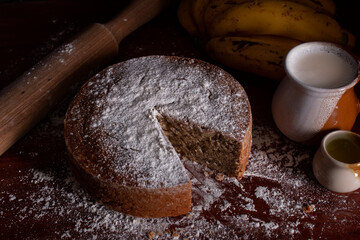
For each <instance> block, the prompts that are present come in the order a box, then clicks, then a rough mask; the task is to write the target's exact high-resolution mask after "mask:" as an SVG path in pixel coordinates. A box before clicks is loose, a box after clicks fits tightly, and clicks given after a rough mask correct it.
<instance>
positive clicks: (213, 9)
mask: <svg viewBox="0 0 360 240" xmlns="http://www.w3.org/2000/svg"><path fill="white" fill-rule="evenodd" d="M256 1H257V0H208V4H207V6H206V8H205V11H204V17H203V18H204V23H205V25H209V24H210V23H211V22H212V21H213V20H214V19H215V18H216V17H217V16H219V15H220V14H223V13H224V12H225V11H226V10H227V9H229V8H231V6H233V5H237V4H241V3H244V2H256ZM288 1H290V2H295V3H299V4H302V5H305V6H308V7H310V8H312V9H314V10H316V11H317V12H321V13H325V14H327V15H329V16H331V17H333V16H334V15H335V11H336V7H335V4H334V2H333V1H332V0H288Z"/></svg>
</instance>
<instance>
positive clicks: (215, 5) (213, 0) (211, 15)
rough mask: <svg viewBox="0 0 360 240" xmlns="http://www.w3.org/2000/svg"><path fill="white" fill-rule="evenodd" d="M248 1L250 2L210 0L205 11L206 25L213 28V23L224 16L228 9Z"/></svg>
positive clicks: (244, 0)
mask: <svg viewBox="0 0 360 240" xmlns="http://www.w3.org/2000/svg"><path fill="white" fill-rule="evenodd" d="M248 1H249V0H210V1H209V3H208V4H207V6H206V8H205V11H204V16H203V21H204V25H205V26H211V24H212V21H213V20H214V19H215V18H216V17H218V16H219V15H221V14H223V13H224V12H225V11H226V10H227V9H229V8H231V7H232V6H233V5H236V4H240V3H243V2H248Z"/></svg>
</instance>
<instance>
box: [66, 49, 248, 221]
mask: <svg viewBox="0 0 360 240" xmlns="http://www.w3.org/2000/svg"><path fill="white" fill-rule="evenodd" d="M251 125H252V118H251V110H250V104H249V101H248V98H247V96H246V93H245V91H244V89H243V88H242V87H241V85H240V84H239V83H238V82H237V81H236V80H235V79H234V78H233V77H232V76H231V75H230V74H228V73H226V72H225V71H224V70H222V69H220V68H218V67H216V66H214V65H211V64H209V63H205V62H203V61H199V60H195V59H189V58H181V57H167V56H147V57H141V58H136V59H131V60H128V61H125V62H121V63H118V64H115V65H113V66H110V67H109V68H107V69H105V70H103V71H102V72H100V73H99V74H97V75H95V76H94V77H93V78H91V79H90V80H89V81H88V82H87V83H85V84H84V85H83V87H82V88H81V90H80V91H79V93H78V94H77V96H76V97H75V98H74V100H73V101H72V103H71V104H70V106H69V109H68V111H67V114H66V118H65V141H66V146H67V149H68V152H69V155H70V159H71V161H70V163H71V166H72V168H73V170H74V174H75V177H76V178H77V179H78V180H79V182H81V184H82V185H83V186H84V187H85V188H86V189H87V190H88V191H89V192H90V193H91V194H92V195H93V196H94V197H95V198H96V199H98V200H99V201H101V202H102V203H104V204H105V205H107V206H109V207H111V208H113V209H115V210H118V211H120V212H124V213H126V214H131V215H134V216H140V217H165V216H177V215H182V214H185V213H187V212H188V211H190V209H191V182H190V180H189V177H188V175H187V172H186V170H185V168H184V166H183V164H182V162H181V160H180V157H179V155H180V156H183V157H186V158H188V159H190V160H192V161H196V162H199V163H201V164H203V165H204V166H208V167H209V168H211V169H213V170H216V171H218V172H222V173H225V174H227V175H228V176H231V177H237V178H241V177H242V175H243V173H244V170H245V166H246V162H247V159H248V157H249V154H250V148H251Z"/></svg>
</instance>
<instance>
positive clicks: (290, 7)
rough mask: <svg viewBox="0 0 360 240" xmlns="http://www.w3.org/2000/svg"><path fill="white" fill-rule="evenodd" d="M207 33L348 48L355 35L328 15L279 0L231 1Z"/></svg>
mask: <svg viewBox="0 0 360 240" xmlns="http://www.w3.org/2000/svg"><path fill="white" fill-rule="evenodd" d="M207 32H208V33H209V35H210V37H218V36H229V35H234V34H235V35H236V34H242V35H277V36H282V37H288V38H293V39H296V40H299V41H304V42H305V41H328V42H334V43H337V44H341V45H343V46H346V47H349V48H352V47H354V45H355V37H354V36H353V35H352V34H351V33H349V32H347V31H345V30H344V29H343V28H342V27H341V26H340V25H339V24H338V23H337V22H336V20H335V19H333V18H332V17H330V16H328V15H326V14H321V13H318V12H316V11H315V10H313V9H312V8H310V7H307V6H304V5H301V4H298V3H295V2H290V1H280V0H257V1H249V2H244V3H241V4H237V5H233V6H232V7H231V8H229V9H227V10H226V11H225V12H224V13H223V14H220V15H218V17H216V18H215V19H214V20H213V21H212V22H211V24H210V25H209V26H207Z"/></svg>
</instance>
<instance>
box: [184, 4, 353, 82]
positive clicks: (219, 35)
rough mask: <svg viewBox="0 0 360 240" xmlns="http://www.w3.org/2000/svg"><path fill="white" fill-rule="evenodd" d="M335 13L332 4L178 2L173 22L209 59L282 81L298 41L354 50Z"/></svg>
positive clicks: (350, 39) (351, 40) (348, 34)
mask: <svg viewBox="0 0 360 240" xmlns="http://www.w3.org/2000/svg"><path fill="white" fill-rule="evenodd" d="M335 10H336V9H335V4H334V2H333V1H332V0H316V1H314V0H182V1H181V2H180V5H179V8H178V18H179V21H180V23H181V25H182V26H183V27H184V28H185V29H186V30H187V31H188V32H189V33H190V34H191V35H192V36H194V37H196V38H198V39H200V42H201V43H202V45H203V46H204V47H205V49H206V51H207V53H208V55H209V56H210V57H211V58H213V59H214V60H216V61H219V62H220V63H222V64H224V65H226V66H229V67H232V68H234V69H238V70H241V71H247V72H251V73H254V74H257V75H260V76H265V77H267V78H271V79H275V80H281V79H282V78H283V77H284V76H285V72H284V60H285V57H286V54H287V53H288V51H289V50H290V49H291V48H293V47H294V46H296V45H298V44H300V43H302V42H309V41H326V42H333V43H336V44H339V45H341V46H343V47H345V48H348V49H351V48H353V47H354V46H355V37H354V36H353V35H352V34H351V33H350V32H348V31H346V30H345V29H344V28H342V26H340V24H339V23H338V22H337V21H336V20H335V18H334V15H335Z"/></svg>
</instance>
